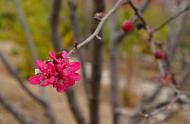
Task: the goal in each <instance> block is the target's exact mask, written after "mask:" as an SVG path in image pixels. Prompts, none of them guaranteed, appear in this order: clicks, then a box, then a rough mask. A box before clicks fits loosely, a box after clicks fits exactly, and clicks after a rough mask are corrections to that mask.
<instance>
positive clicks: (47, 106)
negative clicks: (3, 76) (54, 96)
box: [0, 52, 58, 124]
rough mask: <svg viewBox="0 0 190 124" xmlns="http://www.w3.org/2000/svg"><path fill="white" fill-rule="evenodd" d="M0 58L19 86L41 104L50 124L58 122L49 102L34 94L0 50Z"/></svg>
mask: <svg viewBox="0 0 190 124" xmlns="http://www.w3.org/2000/svg"><path fill="white" fill-rule="evenodd" d="M0 59H1V60H2V62H3V64H4V65H5V68H6V69H7V70H8V72H9V73H10V74H11V75H12V76H13V77H14V78H15V79H16V80H17V82H18V83H19V85H20V86H21V88H22V89H23V90H24V91H25V92H26V93H27V94H28V95H29V96H31V97H32V98H33V100H34V101H36V102H37V103H38V104H39V105H41V106H42V107H43V108H44V110H45V111H46V114H47V117H48V119H49V120H50V122H51V123H52V124H58V122H57V119H56V117H55V115H54V113H53V110H52V108H51V106H50V103H48V102H47V101H46V100H45V98H41V97H39V96H37V95H35V94H34V93H33V92H32V91H31V90H30V89H29V88H28V87H27V86H26V85H25V82H24V81H23V80H22V79H21V78H20V77H19V74H18V72H17V71H16V69H15V68H13V67H12V66H11V64H10V63H9V62H8V61H7V60H6V58H5V57H4V56H3V54H2V53H1V52H0Z"/></svg>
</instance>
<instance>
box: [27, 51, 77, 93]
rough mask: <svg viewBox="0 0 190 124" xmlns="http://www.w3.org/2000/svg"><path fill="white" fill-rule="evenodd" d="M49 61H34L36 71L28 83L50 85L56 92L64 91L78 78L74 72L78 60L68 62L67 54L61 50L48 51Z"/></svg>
mask: <svg viewBox="0 0 190 124" xmlns="http://www.w3.org/2000/svg"><path fill="white" fill-rule="evenodd" d="M49 57H50V59H51V60H50V61H45V62H43V61H41V60H37V61H36V67H37V71H39V73H37V74H36V75H34V76H31V77H30V78H29V79H28V80H29V82H30V84H34V85H40V86H43V87H45V86H48V85H52V86H53V87H54V88H56V89H57V91H58V92H64V91H65V90H66V89H67V88H69V87H71V86H73V85H74V84H75V82H76V81H78V80H80V75H79V74H78V73H77V72H76V71H78V70H79V69H80V62H69V58H68V54H67V52H66V51H62V52H61V53H59V54H54V53H53V52H50V53H49Z"/></svg>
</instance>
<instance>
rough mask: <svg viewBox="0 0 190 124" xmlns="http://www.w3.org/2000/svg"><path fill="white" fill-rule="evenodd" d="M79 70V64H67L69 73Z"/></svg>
mask: <svg viewBox="0 0 190 124" xmlns="http://www.w3.org/2000/svg"><path fill="white" fill-rule="evenodd" d="M79 69H80V62H71V63H70V64H69V67H68V70H69V72H75V71H77V70H79Z"/></svg>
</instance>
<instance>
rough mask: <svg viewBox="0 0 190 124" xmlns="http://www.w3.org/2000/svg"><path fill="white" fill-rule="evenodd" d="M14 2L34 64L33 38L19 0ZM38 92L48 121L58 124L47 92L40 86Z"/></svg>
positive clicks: (28, 91)
mask: <svg viewBox="0 0 190 124" xmlns="http://www.w3.org/2000/svg"><path fill="white" fill-rule="evenodd" d="M14 3H15V6H16V11H17V14H18V18H19V20H20V23H21V25H22V27H23V30H24V33H25V36H26V41H27V44H28V46H29V50H30V53H31V55H32V61H33V65H34V64H35V61H36V60H37V59H38V55H37V52H36V49H35V45H34V42H33V39H32V34H31V32H30V30H29V27H28V25H27V22H26V20H25V16H24V12H23V10H22V8H21V6H20V3H19V0H14ZM15 72H16V71H15ZM16 75H17V76H16ZM13 76H15V78H16V79H17V80H18V82H20V84H21V86H22V88H24V89H25V90H26V91H27V93H28V94H29V95H31V91H30V90H29V89H26V87H24V84H23V83H22V81H21V79H20V78H19V76H18V74H17V73H15V74H14V75H13ZM19 80H20V81H19ZM40 92H41V94H42V97H43V104H42V99H38V101H41V105H42V107H44V110H45V111H46V114H47V117H48V119H49V121H50V122H51V123H52V124H58V122H57V119H56V117H55V115H54V113H53V109H52V107H51V105H50V103H49V101H48V99H47V93H46V92H45V91H44V89H42V88H40ZM31 96H33V95H31ZM33 97H34V96H33ZM44 105H45V106H44Z"/></svg>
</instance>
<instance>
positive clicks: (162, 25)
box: [152, 6, 190, 33]
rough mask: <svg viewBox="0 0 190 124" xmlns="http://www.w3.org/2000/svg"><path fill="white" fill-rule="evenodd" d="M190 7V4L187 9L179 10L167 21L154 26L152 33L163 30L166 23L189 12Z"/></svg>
mask: <svg viewBox="0 0 190 124" xmlns="http://www.w3.org/2000/svg"><path fill="white" fill-rule="evenodd" d="M189 9H190V7H189V6H187V7H186V8H185V9H183V10H182V11H180V12H178V13H177V14H176V15H173V16H171V17H170V18H168V19H167V20H166V21H165V22H163V23H162V24H161V25H160V26H158V27H156V28H154V29H153V30H152V33H155V32H157V31H159V30H161V29H162V28H163V27H165V26H166V25H168V24H169V23H170V22H171V21H173V20H174V19H176V18H178V17H179V16H181V15H182V14H183V13H185V12H187V11H188V10H189Z"/></svg>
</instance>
